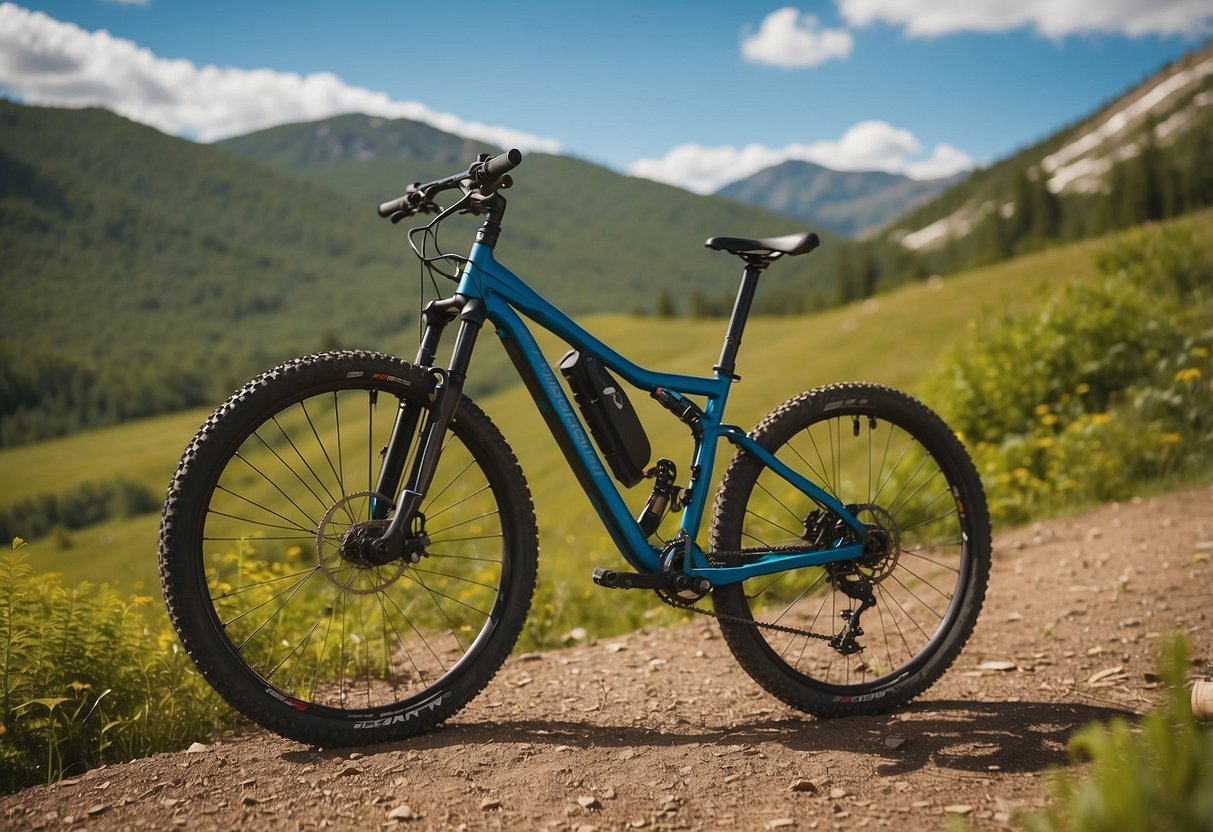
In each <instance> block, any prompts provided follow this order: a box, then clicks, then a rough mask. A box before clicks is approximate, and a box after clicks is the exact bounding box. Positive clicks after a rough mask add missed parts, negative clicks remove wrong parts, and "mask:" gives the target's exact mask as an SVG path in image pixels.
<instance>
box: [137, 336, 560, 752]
mask: <svg viewBox="0 0 1213 832" xmlns="http://www.w3.org/2000/svg"><path fill="white" fill-rule="evenodd" d="M430 386H431V385H430V384H429V378H428V376H427V375H426V374H425V373H424V372H422V371H421V370H419V369H417V368H416V367H413V366H411V365H409V364H407V363H405V362H403V361H400V360H399V359H395V358H391V357H389V356H384V355H376V354H371V353H354V352H345V353H328V354H323V355H316V356H309V357H307V358H301V359H298V360H296V361H292V362H288V363H287V364H283V365H281V366H280V367H277V368H275V369H274V370H272V371H270V372H268V373H266V374H264V375H262V376H260V377H259V378H257V379H254V380H253V381H251V382H249V384H248V385H246V386H245V387H244V388H243V389H242V390H240V391H239V392H237V393H236V394H234V395H233V396H232V397H231V398H230V399H229V400H228V401H227V402H226V403H225V404H224V405H223V406H221V407H220V408H219V409H218V410H217V411H216V412H215V414H214V415H213V416H212V417H211V418H210V419H209V420H208V421H207V423H206V424H205V425H204V426H203V427H202V429H201V430H200V431H199V433H198V435H197V436H196V437H195V438H194V440H193V442H192V443H191V444H190V445H189V447H188V448H187V450H186V453H185V456H184V457H183V459H182V461H181V464H180V466H179V467H178V469H177V472H176V474H175V475H174V477H173V481H172V484H171V486H170V489H169V494H168V499H167V501H166V505H165V510H164V516H163V518H162V522H161V529H160V574H161V581H162V584H163V588H164V597H165V601H166V603H167V605H168V610H169V616H170V618H171V619H172V621H173V623H174V625H175V626H176V628H177V631H178V633H179V635H180V637H181V642H182V644H183V645H184V647H185V649H186V650H187V651H188V652H189V654H190V656H191V657H192V658H193V659H194V661H195V662H196V663H197V665H198V667H199V669H200V670H201V672H202V673H203V675H204V676H205V677H206V679H207V680H208V681H209V682H210V683H211V684H212V685H213V686H214V687H215V689H216V690H217V691H218V692H219V693H220V694H221V695H222V696H223V697H224V698H225V699H227V701H228V702H230V703H231V704H232V705H233V706H234V707H236V708H237V709H238V710H240V711H241V712H243V713H244V714H246V715H247V716H249V717H250V718H251V719H253V720H254V721H256V722H258V723H260V724H262V725H264V726H265V727H267V728H270V729H271V730H274V731H277V732H278V733H281V734H283V735H285V736H289V737H292V738H294V739H297V740H301V741H304V742H308V743H312V744H316V745H326V746H333V745H344V744H353V743H364V742H379V741H384V740H389V739H397V738H400V737H404V736H411V735H414V734H418V733H421V732H423V731H426V730H429V729H430V728H432V727H433V726H435V725H436V724H438V723H439V722H441V721H442V720H443V719H445V718H447V717H448V716H450V715H451V714H453V713H454V712H455V711H457V710H458V709H459V708H461V707H462V706H463V705H464V704H466V703H467V702H468V701H469V700H470V699H471V698H472V697H473V696H475V695H476V694H477V693H478V692H479V691H480V690H481V689H482V688H483V687H484V685H485V684H486V683H487V682H488V681H489V679H490V678H492V676H493V674H494V673H496V671H497V669H498V668H499V667H500V666H501V663H502V662H503V661H504V660H505V657H506V655H507V654H508V653H509V651H510V650H511V648H512V647H513V645H514V643H515V641H516V639H517V637H518V633H519V631H520V630H521V628H522V624H523V620H524V618H525V616H526V612H527V609H528V607H529V605H530V598H531V594H532V591H533V589H534V584H535V572H536V560H537V550H538V543H537V531H536V527H535V519H534V510H533V507H532V505H531V498H530V493H529V491H528V489H527V486H526V481H525V480H524V479H523V476H522V471H521V470H520V469H519V467H518V463H517V461H516V460H515V458H514V454H513V452H512V451H511V450H510V448H509V446H508V445H507V444H506V442H505V440H504V439H503V438H502V436H501V434H500V433H499V432H498V431H497V429H496V427H494V426H493V424H492V423H491V422H490V421H489V419H488V417H487V416H485V415H484V413H483V412H481V411H480V409H479V408H477V407H476V406H475V405H474V404H473V403H472V402H471V401H470V400H468V399H463V400H462V401H461V402H460V404H459V407H458V409H457V411H456V415H455V417H454V418H453V420H452V422H451V426H450V431H449V433H448V435H447V439H446V443H445V445H444V448H443V451H442V456H441V460H440V462H439V465H438V469H437V472H436V474H435V476H434V479H433V485H432V486H431V488H430V489H429V493H428V495H427V498H426V500H425V502H424V503H423V505H422V507H421V512H422V516H421V517H419V520H418V525H417V526H416V527H415V528H414V529H413V530H412V531H414V532H416V533H421V532H424V535H425V536H426V537H425V538H422V537H417V538H416V539H417V540H418V541H422V542H423V544H422V543H419V544H418V545H417V547H416V548H415V549H414V556H415V562H414V559H413V558H404V559H398V560H393V561H389V562H388V563H383V564H380V563H375V562H373V559H372V558H370V557H368V556H367V555H366V552H367V550H368V547H367V545H366V543H367V541H368V540H373V539H376V538H377V537H379V536H380V535H381V533H382V529H383V528H384V527H385V526H386V523H387V519H383V511H382V508H380V510H379V511H378V512H376V510H375V507H376V506H377V505H378V506H380V507H382V506H383V505H384V504H388V505H390V504H391V502H392V501H393V500H394V499H395V495H386V494H377V493H375V490H374V489H375V484H376V481H377V478H378V473H379V461H380V451H381V449H382V448H383V447H384V446H385V445H386V444H387V440H388V437H389V436H390V433H391V430H392V426H393V423H394V421H395V419H396V415H397V412H398V411H399V410H400V409H401V408H420V409H422V410H424V409H425V408H426V407H428V402H427V398H426V396H425V394H424V391H425V390H427V389H429V388H430ZM422 418H424V414H422ZM390 517H391V513H390V512H389V513H388V515H387V518H388V519H390Z"/></svg>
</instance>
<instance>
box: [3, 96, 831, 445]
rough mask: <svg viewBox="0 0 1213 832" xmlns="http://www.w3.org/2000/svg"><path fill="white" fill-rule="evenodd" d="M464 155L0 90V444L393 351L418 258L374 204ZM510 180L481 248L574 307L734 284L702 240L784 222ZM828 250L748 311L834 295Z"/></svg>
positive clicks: (420, 137)
mask: <svg viewBox="0 0 1213 832" xmlns="http://www.w3.org/2000/svg"><path fill="white" fill-rule="evenodd" d="M479 149H482V148H481V147H480V146H477V145H472V144H469V143H466V142H465V140H463V139H459V138H456V137H454V136H448V135H446V134H443V133H440V132H439V131H436V130H433V129H432V128H428V127H425V126H423V125H418V124H414V123H412V122H407V121H388V122H385V121H382V120H379V119H372V118H368V117H365V116H347V117H341V118H336V119H330V120H327V121H325V122H321V123H317V124H307V125H292V126H287V127H282V128H276V129H275V130H271V131H265V132H263V133H258V134H254V135H252V136H247V137H244V138H243V139H241V140H237V141H233V142H230V143H227V144H225V145H223V146H213V145H199V144H195V143H192V142H189V141H185V140H182V139H177V138H173V137H170V136H166V135H164V134H162V133H160V132H158V131H156V130H154V129H152V128H150V127H146V126H143V125H139V124H135V123H133V122H131V121H128V120H126V119H124V118H121V117H119V116H116V115H114V114H112V113H109V112H106V111H103V110H98V109H85V110H63V109H50V108H39V107H28V106H22V105H18V104H13V103H10V102H4V101H0V251H3V252H4V256H3V258H0V285H2V287H3V296H4V313H5V314H4V324H3V327H2V328H0V444H5V445H7V444H13V443H15V442H22V441H30V440H32V439H36V438H39V437H42V436H49V435H55V434H59V433H64V432H68V431H72V430H75V429H77V428H79V427H83V426H88V425H97V424H104V423H109V422H114V421H121V420H124V419H130V418H135V417H139V416H144V415H148V414H151V413H157V412H163V411H167V410H172V409H177V408H181V407H187V406H195V405H200V404H203V403H212V402H214V401H216V400H218V399H220V398H221V397H222V396H224V395H226V393H227V391H229V390H231V389H232V387H233V386H235V385H236V384H237V383H238V382H239V381H240V380H242V379H243V378H246V377H248V376H249V375H250V374H252V373H253V372H254V371H256V370H260V369H263V368H265V367H266V366H268V365H270V364H272V363H274V362H277V361H279V360H281V359H283V358H286V357H288V356H290V355H294V354H298V353H300V352H305V351H314V350H317V349H321V348H328V347H332V346H336V345H345V346H366V347H373V348H386V349H399V350H404V351H405V352H407V351H408V349H407V342H408V341H409V340H410V338H415V333H416V321H417V314H416V312H417V309H416V308H417V305H418V291H419V290H418V283H417V281H418V270H417V264H416V261H415V259H414V258H413V256H412V254H411V253H410V252H409V250H408V247H407V240H406V237H405V234H404V231H405V228H402V227H400V226H393V225H391V224H390V223H388V222H386V221H384V220H381V219H380V218H379V217H378V216H377V215H376V214H375V210H374V209H375V206H376V204H378V203H379V202H380V201H382V200H384V199H388V198H391V197H394V196H396V195H398V194H399V193H401V192H402V191H403V189H404V187H405V185H406V184H407V183H409V182H412V181H414V180H415V179H422V178H429V177H431V176H437V175H440V174H446V173H450V172H452V171H453V170H456V169H458V168H460V167H464V166H466V165H467V164H468V163H469V162H470V161H471V160H472V158H473V154H474V152H475V151H476V150H479ZM483 149H485V150H492V149H491V148H483ZM515 181H516V182H517V185H516V186H515V187H514V188H513V189H512V190H511V191H509V199H510V211H509V215H508V217H507V218H506V221H505V229H504V231H503V233H502V237H501V242H500V244H499V246H498V254H499V256H500V258H501V260H502V262H504V263H507V264H509V265H510V266H511V267H512V268H513V269H514V270H515V271H516V272H517V273H518V274H520V275H522V276H524V277H526V278H528V279H529V280H530V281H531V283H532V285H534V286H535V287H536V288H537V289H539V290H540V291H541V292H543V293H545V294H547V295H549V296H550V297H551V298H552V299H553V301H554V302H556V303H557V304H558V305H560V306H562V307H563V308H565V309H566V310H567V311H570V312H573V313H577V312H586V311H622V312H628V311H634V310H635V311H639V312H642V313H657V312H675V311H678V310H682V311H685V310H686V309H687V308H688V307H689V305H690V302H691V300H693V299H694V298H695V297H697V296H700V295H702V296H711V297H715V296H718V295H720V296H725V297H727V296H731V293H732V292H734V291H735V287H736V281H737V276H738V274H739V272H740V269H739V264H738V263H737V261H736V260H734V259H733V258H730V257H727V256H726V255H723V254H720V253H715V252H710V251H708V250H706V249H705V248H704V247H703V241H704V240H705V239H706V238H707V237H709V236H712V235H715V234H735V235H765V234H780V233H786V232H791V231H795V230H799V229H800V228H801V224H800V223H798V222H797V221H795V220H792V219H789V218H786V217H780V216H777V215H775V214H772V213H769V212H766V211H762V210H760V209H758V208H754V207H750V206H744V205H740V204H739V203H736V202H733V201H731V200H727V199H724V198H721V197H704V196H697V195H694V194H690V193H687V192H685V191H682V190H679V189H677V188H672V187H669V186H667V185H660V184H657V183H654V182H649V181H646V180H640V179H634V178H631V177H626V176H621V175H619V174H615V173H612V172H611V171H608V170H606V169H604V168H601V167H597V166H595V165H591V164H589V163H586V162H582V161H579V160H576V159H571V158H567V157H561V156H545V155H542V154H531V155H529V156H528V157H527V158H526V160H525V161H524V163H523V166H522V167H521V168H519V170H518V171H517V172H516V176H515ZM406 227H407V226H406ZM474 229H475V222H474V221H473V220H472V219H471V218H466V217H456V218H453V219H452V221H451V222H449V223H448V224H447V225H445V226H444V227H443V235H442V243H443V245H444V246H446V247H447V249H448V250H452V251H455V252H457V253H466V251H467V248H468V247H469V246H470V243H471V238H472V237H471V235H472V234H473V232H474ZM844 246H845V244H843V243H841V242H838V241H836V240H834V239H831V238H830V237H829V236H828V235H826V237H825V245H823V246H822V249H821V250H820V251H818V252H815V253H814V254H813V255H812V256H811V257H803V258H797V259H796V260H794V261H790V262H789V263H788V264H786V266H784V267H781V268H780V269H774V270H772V273H771V274H769V275H768V276H767V277H766V278H764V285H763V287H762V291H761V292H760V294H759V298H758V306H759V308H760V309H761V308H765V309H767V310H768V311H785V310H787V311H795V310H796V309H800V308H804V306H805V305H806V304H807V303H809V302H810V300H812V299H813V298H814V297H816V298H817V300H815V301H813V302H815V303H818V304H820V303H825V302H827V300H828V299H832V297H833V284H832V280H833V273H834V271H835V268H836V266H837V263H838V260H837V258H838V256H839V253H838V252H839V249H840V248H843V247H844ZM441 288H442V290H443V291H450V287H441ZM421 290H422V291H423V292H424V291H428V292H430V293H431V294H433V292H434V290H433V287H431V286H430V285H429V284H428V283H427V284H425V285H423V286H422V289H421ZM822 298H826V299H827V300H823V299H822ZM674 348H676V345H673V344H672V345H671V349H674ZM492 381H493V379H485V380H483V383H491V382H492Z"/></svg>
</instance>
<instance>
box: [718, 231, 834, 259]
mask: <svg viewBox="0 0 1213 832" xmlns="http://www.w3.org/2000/svg"><path fill="white" fill-rule="evenodd" d="M704 245H705V246H707V247H708V248H711V249H715V250H716V251H727V252H728V253H729V254H751V253H753V254H758V253H770V254H786V255H788V256H790V257H791V256H795V255H797V254H808V253H809V252H810V251H812V250H813V249H815V248H817V247H818V246H819V245H821V238H820V237H818V236H817V235H816V234H815V233H813V232H812V231H806V232H804V233H803V234H788V235H786V236H783V237H759V238H758V239H750V238H748V237H709V238H708V240H707V242H705V243H704Z"/></svg>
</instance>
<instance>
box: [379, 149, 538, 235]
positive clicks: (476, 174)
mask: <svg viewBox="0 0 1213 832" xmlns="http://www.w3.org/2000/svg"><path fill="white" fill-rule="evenodd" d="M520 164H522V151H520V150H518V149H517V148H512V149H510V150H507V151H506V152H505V153H501V154H499V155H497V156H493V157H492V158H486V156H485V155H481V157H480V158H479V159H477V160H476V161H475V162H472V164H471V165H469V166H468V169H467V170H466V171H460V172H459V173H455V174H451V175H450V176H444V177H443V178H442V179H435V180H434V181H433V182H426V183H424V184H423V183H421V182H414V183H413V184H412V185H409V187H408V189H407V190H406V191H405V192H404V194H403V195H402V196H399V197H397V198H396V199H391V200H388V201H387V202H383V203H380V205H379V216H381V217H391V218H392V220H393V221H396V220H397V219H399V218H400V217H405V216H409V215H410V214H415V213H416V212H417V211H421V210H425V206H426V205H427V204H428V203H430V201H431V200H432V199H433V198H434V197H435V196H437V195H438V194H440V193H442V192H443V191H449V190H451V189H452V188H460V189H464V183H465V182H466V183H469V185H468V187H467V188H466V190H468V191H472V190H475V191H479V192H480V193H481V194H482V195H485V196H488V195H490V194H492V192H493V191H495V190H496V189H497V188H498V187H501V186H502V177H504V176H505V175H506V174H507V173H509V172H510V171H512V170H513V169H514V168H516V167H518V165H520Z"/></svg>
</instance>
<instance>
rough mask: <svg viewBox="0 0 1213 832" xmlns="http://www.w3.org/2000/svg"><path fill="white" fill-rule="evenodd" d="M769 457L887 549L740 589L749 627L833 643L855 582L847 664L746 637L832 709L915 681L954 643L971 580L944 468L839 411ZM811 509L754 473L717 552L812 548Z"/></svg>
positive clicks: (816, 646) (802, 647)
mask: <svg viewBox="0 0 1213 832" xmlns="http://www.w3.org/2000/svg"><path fill="white" fill-rule="evenodd" d="M936 453H938V450H937V449H936ZM776 456H778V457H779V458H780V459H781V460H782V461H783V462H785V463H786V464H788V465H789V466H791V467H792V468H794V469H795V470H797V471H800V472H801V473H803V474H804V475H806V476H808V477H809V478H810V479H812V480H813V481H815V482H817V483H818V484H819V485H821V486H822V487H823V488H824V489H825V490H826V491H827V492H829V493H830V494H831V495H832V496H833V497H835V498H836V499H838V500H839V501H840V502H842V503H843V504H845V505H850V506H852V507H853V510H854V511H855V513H856V516H857V517H858V519H860V520H861V521H863V522H864V523H865V524H867V525H869V528H870V529H872V530H873V531H876V532H878V533H879V534H880V535H882V536H883V538H884V540H883V546H884V549H883V550H881V551H873V552H872V553H871V554H870V555H869V556H868V557H866V558H861V559H859V561H857V562H853V563H844V564H835V565H831V566H829V567H814V568H807V569H801V570H796V571H794V572H787V573H781V574H779V575H775V576H768V577H765V578H757V579H752V580H750V581H747V582H746V583H745V584H744V586H743V589H742V592H743V593H744V602H745V604H746V606H747V608H748V613H749V615H750V616H752V618H753V619H754V620H756V621H759V622H764V623H769V624H777V625H781V626H785V627H793V628H797V629H803V630H808V631H811V632H814V633H823V634H827V635H833V634H836V633H838V632H839V631H841V629H842V627H843V625H844V623H845V621H846V619H845V617H844V616H845V613H846V611H847V610H855V609H857V608H858V607H859V605H860V601H858V600H855V599H853V598H851V597H848V595H847V594H846V592H844V591H843V589H842V587H841V582H842V581H844V580H847V579H848V577H849V578H851V579H854V578H855V577H857V576H863V577H864V578H865V579H867V580H868V581H869V582H870V583H871V585H872V588H873V594H874V596H875V599H876V605H875V606H874V607H872V608H871V609H869V610H867V611H866V612H865V613H864V614H863V616H862V620H861V623H860V626H861V627H862V629H863V631H864V634H863V635H862V636H860V637H859V638H858V639H857V640H858V642H859V643H860V644H861V645H863V646H864V650H863V651H862V652H860V653H857V654H855V655H851V656H844V655H842V654H841V653H840V652H839V651H837V650H835V649H834V648H833V647H831V646H830V645H829V644H828V643H826V642H825V641H823V640H820V639H814V638H811V637H807V636H804V635H792V634H788V633H783V632H778V631H773V630H769V629H762V628H754V632H755V634H756V639H757V641H758V642H759V646H760V648H761V649H763V650H765V651H766V652H767V653H768V658H770V659H774V660H775V661H776V663H777V664H779V665H781V666H783V668H784V669H785V672H787V673H789V674H791V675H792V676H793V677H795V678H796V680H797V681H798V682H800V683H802V684H806V685H809V686H811V687H814V688H816V689H818V690H822V691H824V692H826V693H830V694H833V695H836V696H838V697H841V698H846V697H852V696H857V695H863V694H864V693H870V692H873V691H878V690H880V689H882V688H885V687H888V686H889V685H892V684H894V683H896V682H897V681H898V680H900V679H903V678H905V677H906V676H907V675H909V674H913V673H915V672H917V671H918V670H919V669H920V668H921V667H922V665H923V664H925V663H926V662H927V661H928V660H929V659H930V657H931V656H932V655H933V654H934V653H935V652H937V651H938V650H939V649H940V647H941V646H942V644H943V642H944V641H945V639H946V638H947V636H948V634H949V632H950V631H951V629H952V625H953V624H954V622H955V621H956V618H957V616H958V615H959V611H960V607H961V604H962V602H963V589H964V587H965V586H966V584H967V581H968V575H969V570H970V569H971V564H970V559H969V556H968V551H967V549H968V545H969V535H968V532H967V517H966V515H965V507H964V505H963V502H962V500H961V499H960V498H959V497H958V494H959V491H958V489H957V487H956V484H955V483H953V482H950V481H949V479H948V476H947V475H946V474H945V472H944V470H943V468H944V467H945V466H944V465H941V463H940V461H939V459H938V458H937V457H936V456H935V455H933V454H932V452H931V449H929V448H928V447H927V446H925V445H924V444H923V443H922V441H920V440H919V439H918V438H916V436H915V435H914V433H913V432H912V431H911V430H907V428H905V427H903V426H900V425H898V424H895V423H893V422H891V421H889V420H887V419H884V418H883V417H882V418H872V417H870V416H869V414H867V413H855V412H846V411H843V412H841V413H836V414H835V415H831V416H830V417H829V418H824V419H819V420H817V421H815V422H813V423H812V424H810V425H809V426H808V427H806V428H804V429H803V430H801V431H799V432H798V433H796V434H795V435H793V436H791V437H790V438H788V440H787V441H786V442H784V443H783V444H782V445H781V447H780V448H779V449H778V450H777V451H776ZM818 509H819V507H817V506H816V505H815V504H813V503H812V502H811V501H810V500H808V499H807V498H806V497H804V496H803V495H801V494H799V493H798V492H796V491H795V490H794V489H792V488H791V487H790V486H789V485H787V484H786V483H785V482H784V481H783V480H782V479H780V478H779V477H777V476H775V475H774V474H772V473H771V472H770V471H769V470H767V469H765V468H763V469H762V470H761V471H760V472H759V473H758V476H757V479H756V481H755V482H754V483H753V485H752V488H751V489H750V493H749V494H748V496H747V498H746V508H745V513H744V518H743V520H742V522H741V523H740V524H738V525H737V527H736V528H733V529H731V530H729V531H728V532H727V535H728V537H734V538H735V539H733V540H732V541H730V540H728V539H727V537H726V539H725V540H724V541H723V544H724V545H725V546H733V547H737V548H742V547H745V548H751V547H767V546H770V547H776V546H788V545H796V544H800V545H803V543H804V540H805V539H806V537H810V538H812V537H818V538H821V535H820V534H818V535H814V534H813V533H812V532H813V531H814V529H813V528H812V526H813V522H814V521H813V518H812V516H811V515H812V512H814V511H815V510H818ZM823 515H825V516H828V517H832V515H828V513H825V512H821V511H818V513H817V518H818V519H817V520H816V523H817V524H818V525H820V524H821V523H822V521H821V520H820V518H821V517H822V516H823ZM817 531H818V532H819V531H820V529H817Z"/></svg>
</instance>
